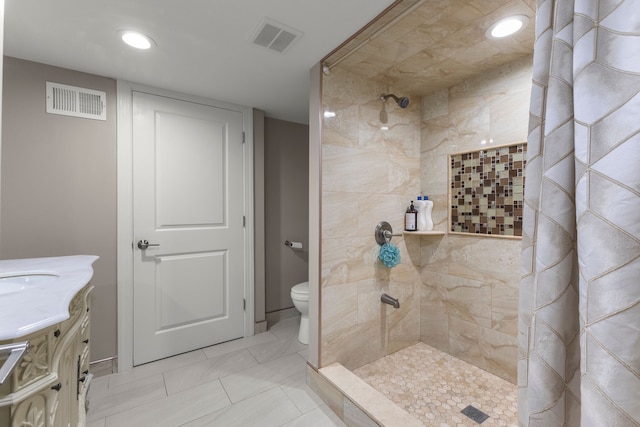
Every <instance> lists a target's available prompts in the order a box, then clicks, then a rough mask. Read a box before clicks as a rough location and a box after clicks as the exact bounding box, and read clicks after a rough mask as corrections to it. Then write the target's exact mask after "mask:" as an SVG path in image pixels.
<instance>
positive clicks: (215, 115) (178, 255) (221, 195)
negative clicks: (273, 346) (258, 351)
mask: <svg viewBox="0 0 640 427" xmlns="http://www.w3.org/2000/svg"><path fill="white" fill-rule="evenodd" d="M242 129H243V115H242V112H240V111H234V110H228V109H222V108H216V107H212V106H208V105H202V104H196V103H192V102H186V101H182V100H176V99H172V98H167V97H162V96H157V95H150V94H146V93H141V92H135V91H134V92H133V232H134V262H133V274H134V285H133V287H134V289H133V296H134V301H133V323H134V325H133V326H134V327H133V333H134V336H133V338H134V342H133V363H134V365H139V364H141V363H146V362H150V361H153V360H157V359H160V358H163V357H168V356H172V355H175V354H178V353H183V352H186V351H190V350H194V349H197V348H202V347H206V346H209V345H213V344H217V343H220V342H223V341H228V340H231V339H235V338H238V337H242V336H243V335H244V307H243V302H244V289H245V273H244V272H245V270H244V262H245V259H244V257H245V248H244V226H243V212H244V208H243V206H244V203H243V200H244V184H243V174H244V171H243V151H244V148H243V142H242ZM145 240H146V241H147V242H148V243H149V247H148V248H146V249H140V248H139V247H138V244H137V243H138V242H139V241H145ZM154 245H156V246H154ZM142 247H143V248H144V242H143V244H142Z"/></svg>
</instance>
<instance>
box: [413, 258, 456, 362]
mask: <svg viewBox="0 0 640 427" xmlns="http://www.w3.org/2000/svg"><path fill="white" fill-rule="evenodd" d="M422 276H423V285H422V288H421V290H420V292H421V294H420V339H421V341H423V342H429V343H430V344H429V345H431V346H432V347H435V348H437V349H439V350H442V351H444V352H449V315H447V313H446V311H445V308H444V304H443V302H442V297H441V295H440V293H439V292H438V289H437V279H436V280H428V279H427V280H425V276H426V277H427V278H431V277H433V278H437V276H438V275H437V274H436V273H435V272H430V271H425V270H423V271H422Z"/></svg>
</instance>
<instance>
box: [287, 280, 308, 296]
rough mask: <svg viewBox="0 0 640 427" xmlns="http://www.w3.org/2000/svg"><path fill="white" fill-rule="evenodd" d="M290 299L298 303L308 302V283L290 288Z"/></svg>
mask: <svg viewBox="0 0 640 427" xmlns="http://www.w3.org/2000/svg"><path fill="white" fill-rule="evenodd" d="M291 298H294V299H297V300H298V301H309V282H302V283H298V284H297V285H295V286H294V287H293V288H291Z"/></svg>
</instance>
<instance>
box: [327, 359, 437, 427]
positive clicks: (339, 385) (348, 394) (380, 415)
mask: <svg viewBox="0 0 640 427" xmlns="http://www.w3.org/2000/svg"><path fill="white" fill-rule="evenodd" d="M318 372H319V374H320V375H321V376H322V377H324V378H325V379H326V380H327V381H328V382H329V383H331V385H333V387H335V388H336V389H337V390H338V391H339V392H340V393H342V395H344V397H345V398H347V399H348V400H350V401H351V402H353V404H355V405H356V406H357V407H358V408H359V409H361V410H362V411H363V412H364V413H365V414H366V415H367V416H368V417H370V418H371V419H372V420H373V421H375V422H376V423H377V424H379V425H380V426H383V427H424V426H423V424H422V423H421V422H420V421H419V420H417V419H416V418H414V417H413V416H411V415H410V414H409V413H408V412H407V411H405V410H404V409H402V408H401V407H399V406H398V405H396V404H395V403H394V402H392V401H391V400H389V399H387V398H386V397H385V396H384V395H383V394H382V393H380V392H379V391H378V390H376V389H374V388H373V387H371V386H370V385H369V384H367V383H366V382H365V381H363V380H362V379H361V378H360V377H358V376H357V375H355V374H354V373H353V372H351V371H350V370H348V369H347V368H345V367H344V366H342V365H341V364H339V363H333V364H331V365H329V366H325V367H324V368H320V369H319V370H318Z"/></svg>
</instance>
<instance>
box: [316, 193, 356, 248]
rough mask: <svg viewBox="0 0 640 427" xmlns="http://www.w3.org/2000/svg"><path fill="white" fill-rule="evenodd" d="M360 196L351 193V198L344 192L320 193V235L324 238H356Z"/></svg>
mask: <svg viewBox="0 0 640 427" xmlns="http://www.w3.org/2000/svg"><path fill="white" fill-rule="evenodd" d="M359 198H360V195H359V194H358V193H352V194H351V198H347V197H345V193H344V192H331V191H325V192H323V193H322V235H323V237H325V238H329V239H331V238H346V237H355V236H358V232H359V229H358V224H359V222H360V215H359V212H361V209H362V206H361V205H360V203H359Z"/></svg>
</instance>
